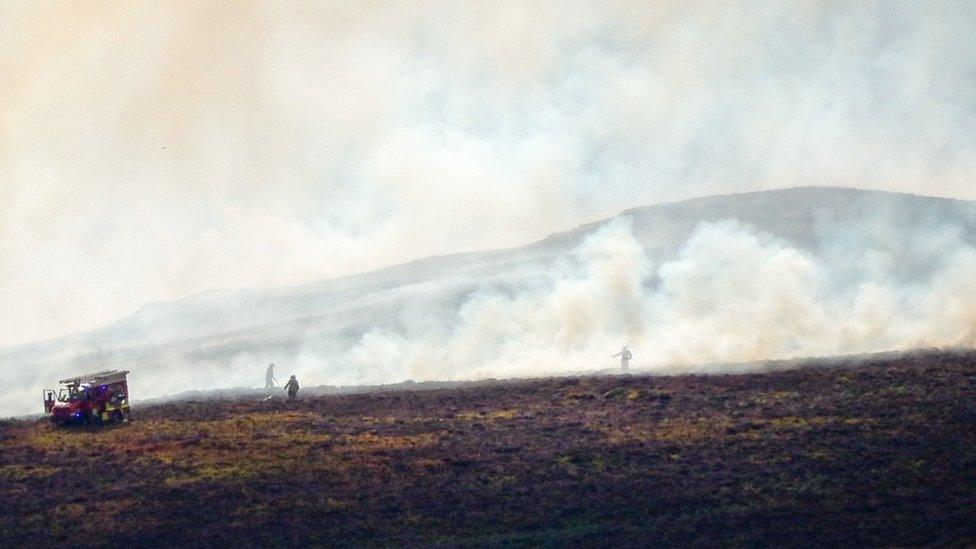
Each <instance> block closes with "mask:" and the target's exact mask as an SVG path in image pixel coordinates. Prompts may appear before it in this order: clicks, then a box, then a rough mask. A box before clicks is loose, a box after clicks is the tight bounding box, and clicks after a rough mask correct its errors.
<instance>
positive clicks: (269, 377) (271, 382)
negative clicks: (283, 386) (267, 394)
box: [264, 362, 278, 389]
mask: <svg viewBox="0 0 976 549" xmlns="http://www.w3.org/2000/svg"><path fill="white" fill-rule="evenodd" d="M274 368H275V365H274V362H272V363H271V365H270V366H268V371H267V372H265V373H264V388H265V389H270V388H272V387H274V386H275V385H277V383H278V380H277V379H275V375H274Z"/></svg>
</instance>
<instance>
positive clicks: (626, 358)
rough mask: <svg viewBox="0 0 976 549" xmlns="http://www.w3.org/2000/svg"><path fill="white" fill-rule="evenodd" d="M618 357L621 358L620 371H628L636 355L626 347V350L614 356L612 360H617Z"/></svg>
mask: <svg viewBox="0 0 976 549" xmlns="http://www.w3.org/2000/svg"><path fill="white" fill-rule="evenodd" d="M618 356H619V357H620V369H621V370H626V369H627V367H628V366H630V359H631V358H633V357H634V354H633V353H631V352H630V349H628V348H627V346H626V345H624V348H623V349H622V350H621V351H620V352H619V353H617V354H615V355H613V357H612V358H617V357H618Z"/></svg>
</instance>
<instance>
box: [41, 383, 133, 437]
mask: <svg viewBox="0 0 976 549" xmlns="http://www.w3.org/2000/svg"><path fill="white" fill-rule="evenodd" d="M128 373H129V371H128V370H102V371H101V372H94V373H91V374H84V375H80V376H75V377H70V378H68V379H62V380H61V381H59V383H60V384H61V385H62V387H61V389H59V390H58V391H57V393H55V391H54V390H52V389H46V390H45V391H44V413H45V414H46V415H47V416H48V417H50V418H51V421H53V422H54V423H56V424H58V425H65V424H69V423H91V422H99V423H101V422H110V421H116V422H123V421H128V419H129V384H128V381H127V380H126V377H125V376H126V374H128Z"/></svg>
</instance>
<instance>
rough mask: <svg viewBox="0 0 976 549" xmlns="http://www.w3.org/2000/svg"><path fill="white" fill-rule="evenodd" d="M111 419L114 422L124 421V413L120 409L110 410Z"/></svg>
mask: <svg viewBox="0 0 976 549" xmlns="http://www.w3.org/2000/svg"><path fill="white" fill-rule="evenodd" d="M112 421H114V422H115V423H122V422H123V421H125V414H123V413H122V410H116V411H114V412H112Z"/></svg>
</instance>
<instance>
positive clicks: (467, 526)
mask: <svg viewBox="0 0 976 549" xmlns="http://www.w3.org/2000/svg"><path fill="white" fill-rule="evenodd" d="M831 364H832V365H831V366H830V367H824V366H810V365H807V366H803V364H802V363H800V364H798V366H800V367H799V368H797V369H794V370H787V371H777V372H771V373H764V374H745V375H725V376H677V377H628V376H605V377H587V378H554V379H542V380H528V381H512V382H501V383H498V384H496V385H490V386H488V385H476V386H470V387H459V388H454V389H443V390H432V391H405V392H404V391H401V392H390V393H378V394H364V395H339V396H323V397H314V398H311V397H310V398H304V399H301V400H300V401H298V402H291V403H289V402H284V401H282V400H272V401H261V400H258V399H256V398H254V397H248V398H243V399H240V400H236V401H234V400H213V401H194V402H182V403H168V404H158V405H153V406H150V407H143V408H140V407H138V406H136V407H135V409H134V418H133V421H132V422H131V423H130V424H127V425H121V426H117V427H85V428H74V429H63V428H61V429H59V428H55V427H54V426H53V425H50V424H49V423H47V422H44V421H33V420H32V421H7V422H2V423H0V450H2V451H0V501H2V507H0V539H2V540H3V544H4V545H6V546H27V545H36V544H41V543H43V544H46V545H51V544H54V545H56V544H59V543H61V542H66V541H69V540H70V541H72V542H75V543H79V544H81V545H105V546H109V545H111V546H124V545H125V544H136V545H139V546H143V545H164V544H165V545H170V544H172V545H178V546H183V545H209V546H215V545H219V546H226V545H231V544H234V545H239V546H262V547H263V546H273V545H434V546H469V545H470V546H484V545H504V546H511V545H533V546H535V545H558V546H563V545H568V544H580V545H584V546H591V545H614V546H620V545H626V546H634V545H649V544H677V545H703V546H706V545H707V546H712V545H776V546H800V545H803V546H809V545H857V546H863V545H870V546H877V545H886V546H890V545H901V546H904V545H912V546H914V545H922V544H936V545H973V544H976V429H974V427H976V352H964V351H945V352H939V351H926V352H918V353H912V354H907V355H901V356H885V357H875V358H869V359H865V360H860V359H857V360H855V359H850V360H848V361H845V360H835V361H832V362H831Z"/></svg>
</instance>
